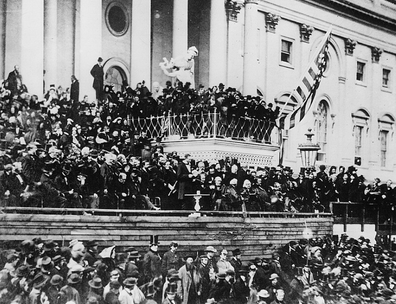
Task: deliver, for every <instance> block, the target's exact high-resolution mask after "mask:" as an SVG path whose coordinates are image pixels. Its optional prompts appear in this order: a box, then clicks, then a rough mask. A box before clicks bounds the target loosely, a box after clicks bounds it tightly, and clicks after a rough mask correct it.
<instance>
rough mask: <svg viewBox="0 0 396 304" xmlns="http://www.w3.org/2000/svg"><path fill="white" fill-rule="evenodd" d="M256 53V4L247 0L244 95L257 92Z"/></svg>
mask: <svg viewBox="0 0 396 304" xmlns="http://www.w3.org/2000/svg"><path fill="white" fill-rule="evenodd" d="M257 53H258V52H257V2H256V1H250V0H248V1H246V5H245V51H244V62H243V71H244V74H243V94H244V95H256V92H257V80H256V78H257V77H256V68H257Z"/></svg>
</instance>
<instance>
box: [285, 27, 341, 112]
mask: <svg viewBox="0 0 396 304" xmlns="http://www.w3.org/2000/svg"><path fill="white" fill-rule="evenodd" d="M332 30H333V25H332V24H331V25H330V28H329V29H328V30H327V32H326V34H325V35H324V39H322V41H321V44H320V45H319V46H318V48H317V49H319V52H320V50H321V49H322V48H323V45H324V44H325V43H326V41H327V39H328V37H329V35H330V33H331V31H332ZM316 57H317V56H314V57H313V59H312V60H311V61H310V62H309V65H308V67H307V68H306V69H304V74H305V72H306V71H307V70H308V69H309V67H310V66H311V65H312V63H313V62H315V60H316ZM304 74H303V75H304ZM300 78H301V77H300ZM295 91H296V86H295V87H294V89H293V91H292V92H291V93H290V94H289V97H288V98H287V100H286V102H285V104H284V105H283V107H282V109H281V111H280V112H279V116H280V115H282V113H283V111H284V109H285V108H286V106H287V104H288V103H289V101H290V99H291V97H292V96H293V94H294V92H295Z"/></svg>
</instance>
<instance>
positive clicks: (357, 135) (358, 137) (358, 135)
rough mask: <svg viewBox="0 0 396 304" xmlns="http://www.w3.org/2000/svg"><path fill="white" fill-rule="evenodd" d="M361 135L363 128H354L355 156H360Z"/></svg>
mask: <svg viewBox="0 0 396 304" xmlns="http://www.w3.org/2000/svg"><path fill="white" fill-rule="evenodd" d="M362 134H363V127H362V126H355V156H361V155H362Z"/></svg>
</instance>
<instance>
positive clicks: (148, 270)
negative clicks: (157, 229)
mask: <svg viewBox="0 0 396 304" xmlns="http://www.w3.org/2000/svg"><path fill="white" fill-rule="evenodd" d="M150 239H151V240H150V250H149V251H148V252H147V253H146V254H145V255H144V259H143V268H144V276H145V282H149V281H153V280H154V279H155V278H158V277H161V278H162V276H161V257H160V255H159V254H158V245H159V242H158V235H152V236H150Z"/></svg>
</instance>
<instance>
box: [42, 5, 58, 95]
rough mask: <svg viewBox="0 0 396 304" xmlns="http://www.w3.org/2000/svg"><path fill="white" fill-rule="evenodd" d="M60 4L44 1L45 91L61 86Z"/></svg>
mask: <svg viewBox="0 0 396 304" xmlns="http://www.w3.org/2000/svg"><path fill="white" fill-rule="evenodd" d="M57 3H58V2H57V1H53V0H44V70H45V76H44V80H45V90H48V89H49V87H50V85H51V84H55V85H56V86H58V85H59V83H58V79H57V71H58V64H57V63H58V58H57V57H58V56H57V46H58V44H57V41H58V34H57V32H58V18H57V15H58V4H57Z"/></svg>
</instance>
